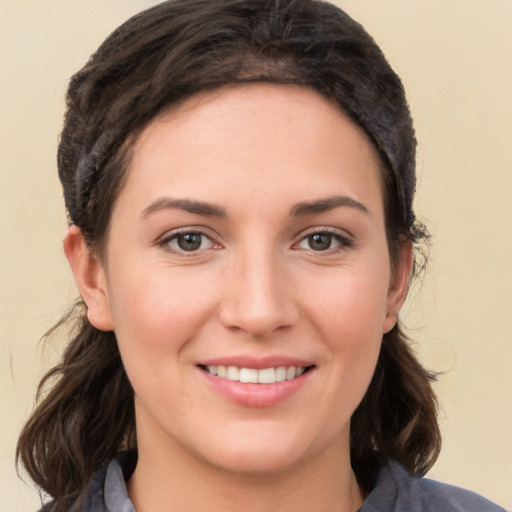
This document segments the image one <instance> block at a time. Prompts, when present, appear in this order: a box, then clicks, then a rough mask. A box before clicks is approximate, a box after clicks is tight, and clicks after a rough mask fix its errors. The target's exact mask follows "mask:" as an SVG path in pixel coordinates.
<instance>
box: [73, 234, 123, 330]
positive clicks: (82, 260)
mask: <svg viewBox="0 0 512 512" xmlns="http://www.w3.org/2000/svg"><path fill="white" fill-rule="evenodd" d="M63 245H64V254H65V255H66V258H67V260H68V262H69V265H70V267H71V271H72V272H73V277H74V278H75V282H76V285H77V287H78V290H79V292H80V295H81V296H82V299H83V300H84V302H85V304H86V306H87V317H88V319H89V322H90V323H91V324H92V325H93V326H94V327H96V328H97V329H100V330H102V331H111V330H113V323H112V317H111V313H110V302H109V297H108V290H107V281H106V276H105V270H104V268H103V264H102V263H101V261H100V260H99V258H98V257H97V256H96V255H95V254H93V253H92V252H91V251H90V250H89V248H88V247H87V244H86V243H85V239H84V237H83V235H82V232H81V231H80V229H79V228H78V227H77V226H75V225H72V226H70V228H69V230H68V232H67V234H66V236H65V238H64V244H63Z"/></svg>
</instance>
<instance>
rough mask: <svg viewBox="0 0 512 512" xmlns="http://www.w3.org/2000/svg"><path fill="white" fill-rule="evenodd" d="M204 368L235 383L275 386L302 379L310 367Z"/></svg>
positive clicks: (212, 366)
mask: <svg viewBox="0 0 512 512" xmlns="http://www.w3.org/2000/svg"><path fill="white" fill-rule="evenodd" d="M202 368H203V369H204V370H205V371H207V372H208V373H209V374H210V375H214V376H217V377H220V378H221V379H226V380H231V381H234V382H243V383H252V384H275V383H276V382H284V381H286V380H293V379H296V378H297V377H300V376H301V375H302V374H303V373H304V372H306V371H307V370H308V369H309V368H311V367H310V366H278V367H276V368H262V369H256V368H240V367H238V366H221V365H218V366H216V365H207V366H206V365H205V366H202Z"/></svg>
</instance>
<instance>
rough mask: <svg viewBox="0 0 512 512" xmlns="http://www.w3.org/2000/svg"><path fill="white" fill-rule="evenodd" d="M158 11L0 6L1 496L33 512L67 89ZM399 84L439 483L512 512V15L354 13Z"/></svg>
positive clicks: (384, 3) (121, 5)
mask: <svg viewBox="0 0 512 512" xmlns="http://www.w3.org/2000/svg"><path fill="white" fill-rule="evenodd" d="M154 3H156V2H155V1H152V0H126V1H120V0H101V1H100V0H95V1H94V0H60V1H59V0H39V1H36V0H0V116H1V118H0V119H1V121H0V173H1V174H0V180H1V181H0V204H1V209H0V215H1V216H0V244H1V250H0V290H1V296H0V300H1V303H0V336H1V341H0V387H1V395H0V396H1V402H0V406H1V409H0V418H1V419H0V421H1V424H0V496H1V497H2V499H1V501H2V510H5V511H10V512H27V511H30V510H34V509H35V508H36V507H37V503H38V497H37V495H36V493H35V492H34V491H33V489H32V488H30V487H29V486H27V485H25V484H24V483H22V482H20V481H19V480H17V477H16V474H15V471H14V463H13V459H14V446H15V442H16V435H17V432H18V431H19V429H20V427H21V425H22V423H23V421H24V419H25V418H26V416H27V414H28V412H29V411H30V409H31V406H32V400H33V394H34V392H35V388H36V385H37V382H38V380H39V379H40V377H41V375H42V374H43V372H44V370H45V369H46V368H47V367H48V366H49V364H50V363H51V362H52V361H55V360H56V359H57V358H58V355H59V347H58V346H50V347H47V348H46V349H45V350H44V351H43V350H42V347H41V346H40V345H38V339H39V338H40V336H41V335H42V334H43V333H44V331H45V330H46V329H47V328H48V327H49V326H50V325H51V324H52V322H54V321H55V320H56V319H57V318H58V317H59V315H60V314H61V313H62V312H63V311H64V309H65V307H66V305H67V304H68V303H69V301H70V300H71V299H72V298H73V297H74V295H75V291H74V287H73V285H72V281H71V278H70V273H69V271H68V269H67V266H66V263H65V261H64V258H63V256H62V255H61V248H60V240H61V239H62V236H63V233H64V231H65V218H64V213H63V203H62V199H61V191H60V187H59V184H58V181H57V176H56V167H55V150H56V145H57V137H58V132H59V127H60V123H61V118H62V113H63V104H64V101H63V98H64V92H65V88H66V83H67V80H68V78H69V76H70V75H71V74H72V73H73V72H74V71H75V70H77V69H78V68H79V67H80V66H81V65H82V64H83V63H84V62H85V60H86V58H87V57H88V55H89V53H90V52H91V51H92V50H93V49H95V48H96V46H97V45H98V44H99V43H100V42H101V41H102V40H103V38H104V37H105V36H106V35H107V34H108V33H109V32H110V31H111V30H112V29H113V28H114V27H115V26H117V25H118V24H119V23H120V22H122V21H123V20H124V19H125V18H126V17H128V16H129V15H131V14H133V13H135V12H137V11H139V10H141V9H142V8H145V7H148V6H150V5H153V4H154ZM340 3H341V4H342V5H343V6H344V7H345V8H346V9H347V11H348V12H349V13H351V14H352V15H353V16H354V17H355V18H356V19H358V20H359V21H361V22H362V23H363V24H364V25H365V26H366V28H367V29H368V30H369V31H370V33H372V34H373V35H374V37H375V38H376V39H377V41H378V42H379V44H380V45H381V46H382V48H383V49H384V51H385V53H386V54H387V55H388V57H389V59H390V61H391V63H392V64H393V66H394V67H395V69H396V70H397V71H398V73H399V74H400V75H401V76H402V78H403V80H404V82H405V85H406V88H407V90H408V94H409V99H410V103H411V107H412V110H413V115H414V118H415V120H416V127H417V131H418V138H419V141H420V147H419V159H418V169H419V174H420V194H419V197H418V201H417V208H418V211H419V213H420V214H421V215H423V216H425V217H426V218H427V219H428V221H429V224H430V227H431V231H432V233H433V235H434V248H433V251H432V257H431V265H430V270H429V274H428V277H427V278H426V280H425V281H424V283H423V286H422V287H421V289H420V287H417V288H416V289H415V293H414V294H413V295H414V296H413V297H412V300H410V301H409V303H408V306H407V311H406V312H405V313H404V319H405V320H406V322H407V323H408V324H409V326H410V327H411V335H412V337H413V338H414V340H415V341H416V342H417V345H416V346H417V348H418V351H419V353H420V356H421V358H422V360H423V361H425V363H426V364H428V365H429V366H430V367H431V368H432V369H434V370H438V371H443V372H445V373H444V375H443V376H442V377H441V379H440V384H439V385H438V389H439V395H440V400H441V404H442V411H441V421H442V428H443V432H444V449H443V452H442V455H441V458H440V459H439V462H438V463H437V464H436V466H435V467H434V469H433V470H432V471H431V473H430V476H432V477H434V478H437V479H441V480H444V481H449V482H451V483H454V484H457V485H461V486H464V487H469V488H472V489H474V490H476V491H478V492H480V493H482V494H485V495H487V496H488V497H489V498H491V499H492V500H494V501H497V502H498V503H500V504H502V505H503V506H506V507H508V508H512V484H511V482H512V463H511V461H512V405H511V404H512V372H511V369H510V367H511V364H512V328H511V318H512V201H511V198H510V196H511V194H512V169H511V166H512V164H511V163H512V154H511V153H512V151H511V146H512V121H511V120H512V94H511V92H510V91H512V30H511V28H512V27H511V24H512V2H511V1H509V0H485V1H472V0H440V1H435V0H371V1H370V0H347V1H344V2H343V1H342V2H340Z"/></svg>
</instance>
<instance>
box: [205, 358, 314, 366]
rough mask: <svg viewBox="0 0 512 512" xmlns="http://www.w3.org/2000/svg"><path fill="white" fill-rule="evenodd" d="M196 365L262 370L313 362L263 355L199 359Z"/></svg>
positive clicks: (310, 364)
mask: <svg viewBox="0 0 512 512" xmlns="http://www.w3.org/2000/svg"><path fill="white" fill-rule="evenodd" d="M198 366H236V367H238V368H252V369H255V370H262V369H264V368H278V367H280V366H286V367H289V366H295V367H307V366H314V363H313V362H312V361H307V360H305V359H298V358H296V357H290V356H279V355H276V356H265V357H254V356H227V357H216V358H213V359H207V360H204V361H200V362H199V363H198Z"/></svg>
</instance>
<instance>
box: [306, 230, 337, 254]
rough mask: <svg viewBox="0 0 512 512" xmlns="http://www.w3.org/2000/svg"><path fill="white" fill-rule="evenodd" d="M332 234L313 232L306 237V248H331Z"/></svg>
mask: <svg viewBox="0 0 512 512" xmlns="http://www.w3.org/2000/svg"><path fill="white" fill-rule="evenodd" d="M332 238H333V237H332V235H330V234H329V233H315V234H314V235H309V236H308V237H307V242H308V248H309V249H312V250H313V251H326V250H327V249H330V248H331V245H332Z"/></svg>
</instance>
